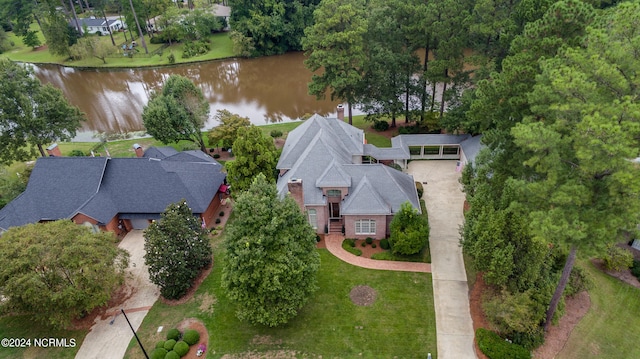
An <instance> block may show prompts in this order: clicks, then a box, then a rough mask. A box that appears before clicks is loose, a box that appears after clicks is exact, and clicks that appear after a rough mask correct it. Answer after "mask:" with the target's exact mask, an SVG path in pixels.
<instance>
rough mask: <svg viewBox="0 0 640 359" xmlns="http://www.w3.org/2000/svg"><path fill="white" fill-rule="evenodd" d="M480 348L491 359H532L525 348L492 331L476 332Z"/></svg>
mask: <svg viewBox="0 0 640 359" xmlns="http://www.w3.org/2000/svg"><path fill="white" fill-rule="evenodd" d="M476 341H477V342H478V347H480V350H482V352H483V353H484V354H485V355H486V356H487V357H488V358H489V359H530V358H531V353H529V351H528V350H526V349H525V348H523V347H521V346H519V345H517V344H512V343H509V342H507V341H505V340H504V339H502V338H500V336H499V335H498V334H496V333H494V332H492V331H489V330H486V329H484V328H478V330H476Z"/></svg>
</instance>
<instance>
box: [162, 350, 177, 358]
mask: <svg viewBox="0 0 640 359" xmlns="http://www.w3.org/2000/svg"><path fill="white" fill-rule="evenodd" d="M164 359H180V355H179V354H178V353H176V352H174V351H173V350H172V351H170V352H168V353H167V355H165V356H164Z"/></svg>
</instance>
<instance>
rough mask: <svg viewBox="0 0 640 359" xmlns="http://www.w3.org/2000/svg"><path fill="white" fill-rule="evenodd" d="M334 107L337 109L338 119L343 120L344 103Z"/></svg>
mask: <svg viewBox="0 0 640 359" xmlns="http://www.w3.org/2000/svg"><path fill="white" fill-rule="evenodd" d="M336 109H337V111H338V120H340V121H344V105H342V104H339V105H338V107H337V108H336Z"/></svg>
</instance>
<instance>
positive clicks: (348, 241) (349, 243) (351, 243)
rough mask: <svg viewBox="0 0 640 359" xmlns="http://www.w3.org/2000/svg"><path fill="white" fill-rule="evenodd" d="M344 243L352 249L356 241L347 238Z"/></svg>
mask: <svg viewBox="0 0 640 359" xmlns="http://www.w3.org/2000/svg"><path fill="white" fill-rule="evenodd" d="M345 242H347V244H348V245H349V246H350V247H352V248H353V247H355V246H356V240H355V239H351V238H347V239H345Z"/></svg>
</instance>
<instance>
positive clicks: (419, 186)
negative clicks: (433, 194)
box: [416, 181, 424, 198]
mask: <svg viewBox="0 0 640 359" xmlns="http://www.w3.org/2000/svg"><path fill="white" fill-rule="evenodd" d="M416 191H418V198H422V195H423V194H424V187H423V186H422V183H420V182H418V181H416Z"/></svg>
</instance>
